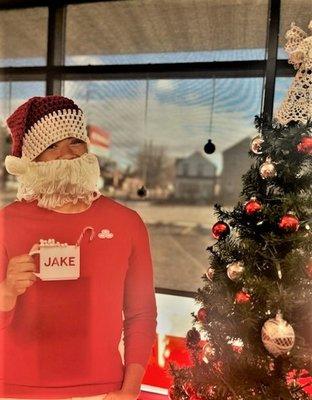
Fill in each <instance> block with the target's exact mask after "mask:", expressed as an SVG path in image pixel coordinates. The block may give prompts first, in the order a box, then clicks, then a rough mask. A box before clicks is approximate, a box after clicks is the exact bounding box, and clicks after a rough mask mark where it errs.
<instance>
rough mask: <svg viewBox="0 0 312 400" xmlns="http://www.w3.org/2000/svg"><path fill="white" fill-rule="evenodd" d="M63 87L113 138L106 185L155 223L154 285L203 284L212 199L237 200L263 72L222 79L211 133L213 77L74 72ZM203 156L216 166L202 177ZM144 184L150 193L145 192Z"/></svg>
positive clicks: (105, 154) (105, 157) (105, 153)
mask: <svg viewBox="0 0 312 400" xmlns="http://www.w3.org/2000/svg"><path fill="white" fill-rule="evenodd" d="M64 87H65V93H64V94H65V96H68V97H70V98H73V99H74V101H76V102H77V104H79V105H80V107H81V108H82V109H83V110H84V111H85V113H86V115H87V120H88V125H91V126H93V127H94V126H96V127H97V128H100V129H101V130H102V131H103V132H104V133H103V135H104V136H105V135H106V137H108V138H109V140H108V142H109V145H108V147H107V146H106V147H103V148H102V149H100V148H99V149H98V154H99V158H100V159H102V167H103V168H105V165H110V166H112V165H113V166H114V170H115V175H114V176H117V177H118V178H117V179H115V180H114V179H113V173H111V172H110V170H109V168H106V169H105V171H106V172H105V174H106V175H105V178H104V187H103V190H104V193H106V194H107V195H109V196H111V197H115V198H116V199H117V200H118V201H121V202H123V203H125V204H126V205H128V206H129V207H130V208H133V209H135V210H136V211H138V212H139V213H140V215H141V216H142V217H143V220H144V221H145V223H146V224H147V226H148V228H149V232H150V235H151V243H152V253H153V259H154V265H155V284H156V286H157V287H163V288H169V289H178V290H188V291H195V290H196V289H197V287H198V286H200V285H201V279H200V277H201V275H202V274H203V273H204V272H205V268H206V254H205V252H204V251H203V249H205V248H206V247H207V245H209V243H210V242H211V243H212V241H213V239H212V238H211V237H210V235H211V226H212V225H213V223H214V222H215V216H214V214H213V204H214V203H215V202H216V201H220V202H222V203H225V202H226V203H227V204H228V205H233V204H236V202H237V200H238V196H239V193H240V190H241V176H242V174H243V173H244V172H246V171H247V169H248V167H249V165H250V163H251V160H250V158H249V157H248V150H249V144H250V138H251V137H252V136H254V135H256V133H257V132H256V130H255V128H254V127H253V120H254V115H255V114H257V113H258V112H259V109H260V102H261V89H262V79H261V78H231V79H216V80H215V100H214V111H213V119H212V128H211V132H209V123H210V111H211V104H212V101H211V100H212V99H211V97H212V93H213V81H212V79H198V80H197V79H192V80H187V79H185V80H150V81H149V82H146V81H143V80H141V81H133V80H130V81H127V80H121V81H117V80H116V81H66V82H65V83H64ZM147 89H148V91H149V93H148V103H147V108H146V107H145V105H146V90H147ZM209 137H210V138H212V140H213V142H214V143H215V145H216V152H215V153H214V154H212V155H210V156H208V155H206V154H205V153H203V151H202V150H203V147H204V145H205V143H206V142H207V139H208V138H209ZM101 152H102V153H101ZM177 160H179V162H178V163H177ZM199 161H200V162H202V163H205V165H207V168H208V169H209V171H210V179H206V180H205V182H204V183H202V179H203V178H201V177H200V178H198V176H197V164H198V162H199ZM233 162H235V164H234V167H233ZM181 163H182V164H181ZM179 165H180V166H182V165H183V166H184V168H186V167H185V165H188V166H189V168H188V171H186V170H184V171H183V167H182V171H179V170H177V166H179ZM186 172H189V175H188V176H187V177H185V176H184V175H185V173H186ZM103 176H104V174H103ZM217 182H218V185H219V189H220V190H219V196H218V197H216V193H217V192H218V191H217ZM143 184H144V185H146V187H147V190H148V196H147V198H146V199H145V200H144V201H142V200H140V199H139V198H138V195H137V190H138V189H139V188H140V187H141V186H142V185H143ZM207 193H208V194H209V196H207ZM173 251H174V253H175V257H172V252H173ZM177 272H179V273H177Z"/></svg>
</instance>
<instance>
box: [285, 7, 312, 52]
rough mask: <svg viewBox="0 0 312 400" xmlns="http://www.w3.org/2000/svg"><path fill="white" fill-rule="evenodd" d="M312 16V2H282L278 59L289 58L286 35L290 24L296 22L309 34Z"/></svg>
mask: <svg viewBox="0 0 312 400" xmlns="http://www.w3.org/2000/svg"><path fill="white" fill-rule="evenodd" d="M311 16H312V1H311V0H282V2H281V19H280V35H279V49H278V58H281V59H285V58H288V56H287V54H286V52H285V50H284V46H285V43H286V40H285V33H286V32H287V30H288V29H289V28H290V24H291V23H292V22H295V24H296V25H297V26H299V27H300V28H301V29H303V30H304V31H305V32H306V33H308V25H309V22H310V20H311Z"/></svg>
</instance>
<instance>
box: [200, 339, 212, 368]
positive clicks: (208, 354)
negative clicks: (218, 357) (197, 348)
mask: <svg viewBox="0 0 312 400" xmlns="http://www.w3.org/2000/svg"><path fill="white" fill-rule="evenodd" d="M214 354H215V350H214V348H213V347H212V346H211V344H210V343H209V342H207V343H206V344H205V346H204V347H203V350H202V358H203V361H204V362H205V363H206V364H208V363H209V361H211V359H212V358H213V357H214Z"/></svg>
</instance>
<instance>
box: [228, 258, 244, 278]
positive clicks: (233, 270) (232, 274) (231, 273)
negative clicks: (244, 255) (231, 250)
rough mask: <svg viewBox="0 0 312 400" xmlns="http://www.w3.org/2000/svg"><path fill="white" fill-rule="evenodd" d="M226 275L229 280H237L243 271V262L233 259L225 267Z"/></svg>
mask: <svg viewBox="0 0 312 400" xmlns="http://www.w3.org/2000/svg"><path fill="white" fill-rule="evenodd" d="M226 269H227V271H226V273H227V276H228V277H229V278H230V279H231V281H237V280H238V279H240V278H241V277H242V275H243V273H244V271H245V267H244V263H243V262H242V261H234V262H232V263H231V264H228V265H227V267H226Z"/></svg>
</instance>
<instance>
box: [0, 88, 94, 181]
mask: <svg viewBox="0 0 312 400" xmlns="http://www.w3.org/2000/svg"><path fill="white" fill-rule="evenodd" d="M6 124H7V127H8V128H9V130H10V133H11V137H12V152H11V154H12V155H11V156H7V157H6V159H5V166H6V168H7V170H8V172H9V173H12V174H14V175H15V174H17V173H19V172H22V170H24V169H25V167H26V164H27V162H30V161H33V160H34V159H35V158H36V157H37V156H39V154H41V153H42V152H43V151H44V150H46V149H47V147H49V146H50V145H51V144H53V143H55V142H58V141H59V140H62V139H66V138H68V137H76V138H78V139H81V140H83V141H85V142H87V143H88V144H89V138H88V136H87V128H86V122H85V118H84V114H83V112H82V110H81V109H80V108H79V107H78V106H77V105H76V104H75V103H74V101H73V100H71V99H69V98H67V97H63V96H56V95H52V96H43V97H39V96H36V97H32V98H30V99H29V100H28V101H26V102H25V103H23V104H22V105H21V106H19V107H18V108H17V109H16V110H15V111H14V112H13V114H11V115H10V116H9V117H8V118H7V120H6Z"/></svg>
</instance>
